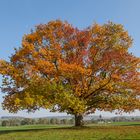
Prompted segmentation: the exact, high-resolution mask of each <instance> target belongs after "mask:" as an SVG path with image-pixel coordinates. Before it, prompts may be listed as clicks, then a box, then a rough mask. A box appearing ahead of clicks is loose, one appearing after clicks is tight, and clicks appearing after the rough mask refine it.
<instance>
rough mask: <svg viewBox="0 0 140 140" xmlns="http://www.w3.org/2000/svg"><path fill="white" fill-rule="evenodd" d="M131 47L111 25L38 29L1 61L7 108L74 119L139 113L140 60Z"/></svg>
mask: <svg viewBox="0 0 140 140" xmlns="http://www.w3.org/2000/svg"><path fill="white" fill-rule="evenodd" d="M131 45H132V39H131V37H130V36H129V35H128V32H127V31H125V30H124V28H123V26H122V25H120V24H114V23H112V22H108V23H107V24H104V25H98V24H94V25H92V26H90V27H88V28H86V29H84V30H79V29H77V28H74V27H73V26H72V25H70V24H68V23H67V22H62V21H60V20H56V21H51V22H49V23H48V24H43V25H42V24H41V25H38V26H36V27H35V29H34V30H33V31H32V32H31V33H30V34H27V35H24V37H23V40H22V45H21V47H20V48H18V49H15V53H14V54H13V55H12V56H11V58H10V61H5V60H1V61H0V73H1V74H2V75H3V84H2V91H3V92H5V93H6V95H5V96H4V101H3V104H2V105H3V108H4V109H7V110H9V111H10V112H17V111H19V110H24V109H27V110H28V111H35V110H37V109H40V108H45V109H50V110H51V111H59V112H67V113H69V114H73V115H75V116H80V115H83V114H89V113H94V112H95V111H96V109H98V110H105V111H113V110H118V111H124V112H130V111H133V110H134V109H140V98H139V97H140V73H139V66H140V59H139V58H137V57H135V56H134V55H133V54H131V53H129V51H128V49H129V48H130V47H131ZM79 118H80V117H79ZM77 125H78V124H77Z"/></svg>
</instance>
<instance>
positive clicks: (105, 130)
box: [0, 122, 140, 140]
mask: <svg viewBox="0 0 140 140" xmlns="http://www.w3.org/2000/svg"><path fill="white" fill-rule="evenodd" d="M119 139H120V140H122V139H123V140H129V139H130V140H140V123H136V122H135V123H124V122H122V123H113V124H109V125H107V124H106V125H102V126H101V125H92V126H86V127H83V128H74V127H72V126H45V125H44V126H43V125H36V126H17V127H1V128H0V140H119Z"/></svg>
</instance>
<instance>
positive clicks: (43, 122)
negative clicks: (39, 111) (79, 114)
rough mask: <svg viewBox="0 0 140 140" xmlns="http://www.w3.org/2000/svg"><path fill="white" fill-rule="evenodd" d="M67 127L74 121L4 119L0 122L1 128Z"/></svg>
mask: <svg viewBox="0 0 140 140" xmlns="http://www.w3.org/2000/svg"><path fill="white" fill-rule="evenodd" d="M38 124H41V125H49V124H50V125H55V124H56V125H67V124H74V119H58V118H50V119H48V118H39V119H32V118H24V119H5V120H1V126H20V125H38Z"/></svg>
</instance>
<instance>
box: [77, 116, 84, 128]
mask: <svg viewBox="0 0 140 140" xmlns="http://www.w3.org/2000/svg"><path fill="white" fill-rule="evenodd" d="M83 125H84V123H83V115H81V114H75V126H83Z"/></svg>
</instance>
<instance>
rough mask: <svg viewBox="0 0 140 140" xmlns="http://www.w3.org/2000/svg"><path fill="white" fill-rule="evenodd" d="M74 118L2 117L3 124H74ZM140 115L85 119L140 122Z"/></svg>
mask: <svg viewBox="0 0 140 140" xmlns="http://www.w3.org/2000/svg"><path fill="white" fill-rule="evenodd" d="M74 121H75V120H74V118H71V119H68V118H67V119H66V118H63V119H62V118H61V119H60V118H11V119H9V118H8V119H1V120H0V125H1V126H20V125H74ZM138 121H140V117H125V116H118V117H112V118H104V117H102V115H99V117H98V118H94V117H93V118H91V119H90V120H84V124H93V123H111V122H138Z"/></svg>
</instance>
